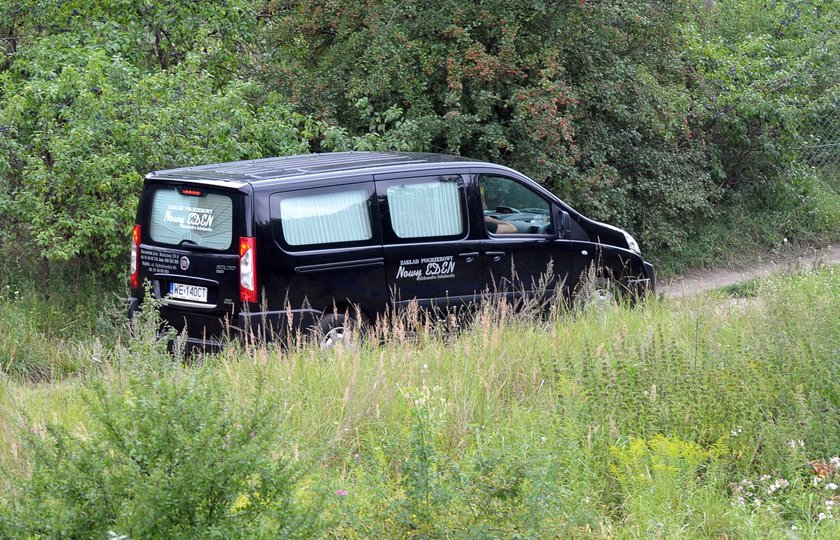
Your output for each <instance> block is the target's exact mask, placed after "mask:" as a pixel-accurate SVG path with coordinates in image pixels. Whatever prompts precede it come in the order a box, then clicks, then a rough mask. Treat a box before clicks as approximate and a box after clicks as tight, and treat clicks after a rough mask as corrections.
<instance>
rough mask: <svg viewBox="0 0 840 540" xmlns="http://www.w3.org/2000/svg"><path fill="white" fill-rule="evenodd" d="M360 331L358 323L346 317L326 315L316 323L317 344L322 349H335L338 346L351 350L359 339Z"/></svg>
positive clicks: (334, 314)
mask: <svg viewBox="0 0 840 540" xmlns="http://www.w3.org/2000/svg"><path fill="white" fill-rule="evenodd" d="M361 324H362V325H363V324H364V321H362V323H361ZM361 329H362V327H361V326H360V324H359V322H357V321H356V319H354V318H352V317H349V316H348V315H345V314H340V313H339V314H336V313H328V314H326V315H324V316H323V317H321V319H320V320H319V321H318V328H317V337H318V344H319V345H320V346H321V348H322V349H335V348H336V347H339V346H340V347H342V348H344V349H353V348H355V346H356V345H357V344H358V340H359V338H360V337H361V332H360V330H361Z"/></svg>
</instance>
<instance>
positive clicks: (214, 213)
mask: <svg viewBox="0 0 840 540" xmlns="http://www.w3.org/2000/svg"><path fill="white" fill-rule="evenodd" d="M149 221H150V224H149V225H150V227H149V234H150V235H151V237H152V240H153V241H154V242H158V243H160V244H169V245H172V246H180V245H181V244H182V243H183V242H184V241H187V242H189V243H191V244H193V245H197V246H201V247H205V248H211V249H219V250H226V249H228V248H230V244H231V241H232V239H233V201H231V199H230V197H228V196H227V195H222V194H219V193H206V194H204V195H203V196H201V197H194V196H191V195H183V194H181V193H179V192H178V190H177V189H174V188H168V189H164V188H161V189H158V190H156V191H155V194H154V197H153V198H152V212H151V216H150V217H149Z"/></svg>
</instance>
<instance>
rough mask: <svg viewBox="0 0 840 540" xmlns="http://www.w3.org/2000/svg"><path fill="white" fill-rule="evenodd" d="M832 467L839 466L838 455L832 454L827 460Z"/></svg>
mask: <svg viewBox="0 0 840 540" xmlns="http://www.w3.org/2000/svg"><path fill="white" fill-rule="evenodd" d="M828 462H829V463H831V465H832V466H834V467H840V456H834V457H833V458H831V459H829V460H828Z"/></svg>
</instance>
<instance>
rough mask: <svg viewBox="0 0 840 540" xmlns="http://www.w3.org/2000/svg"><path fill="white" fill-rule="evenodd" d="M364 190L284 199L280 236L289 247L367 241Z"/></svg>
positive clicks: (368, 230) (367, 221) (366, 207)
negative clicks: (281, 235) (281, 233)
mask: <svg viewBox="0 0 840 540" xmlns="http://www.w3.org/2000/svg"><path fill="white" fill-rule="evenodd" d="M368 197H369V194H368V192H367V191H366V190H355V191H344V192H340V193H325V194H321V195H305V196H301V197H290V198H284V199H282V200H281V201H280V219H281V221H282V223H283V238H284V239H285V240H286V243H288V244H289V245H291V246H303V245H311V244H334V243H337V242H357V241H362V240H370V239H371V237H372V236H373V234H372V232H371V228H370V212H369V210H368V205H367V200H368Z"/></svg>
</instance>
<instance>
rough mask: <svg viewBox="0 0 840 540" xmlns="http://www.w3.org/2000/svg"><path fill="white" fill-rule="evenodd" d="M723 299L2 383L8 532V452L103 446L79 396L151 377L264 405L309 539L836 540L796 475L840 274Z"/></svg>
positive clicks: (833, 338) (507, 320)
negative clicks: (53, 436) (309, 513)
mask: <svg viewBox="0 0 840 540" xmlns="http://www.w3.org/2000/svg"><path fill="white" fill-rule="evenodd" d="M744 291H748V294H746V293H745V292H744ZM734 294H736V295H745V296H748V297H749V298H750V300H749V301H747V302H746V303H740V304H738V305H732V304H729V303H721V302H720V300H718V299H717V297H716V296H713V295H709V296H700V297H694V298H690V299H686V300H680V301H672V300H666V299H658V300H652V301H650V302H648V303H646V304H645V305H643V306H640V307H638V308H636V309H625V308H615V309H612V310H607V311H605V312H595V313H565V312H564V313H560V314H558V315H557V317H556V318H553V319H551V320H550V321H548V322H547V323H544V324H543V323H540V324H535V323H534V321H533V318H531V317H528V316H515V315H511V314H510V312H509V311H506V310H505V309H503V308H499V307H497V308H496V309H495V310H492V311H487V312H485V313H483V315H482V316H480V317H479V318H478V320H477V321H476V322H475V324H474V325H473V326H472V327H471V328H469V329H468V330H465V331H463V332H461V333H460V334H457V335H446V336H443V337H435V336H434V335H433V334H434V332H431V331H427V330H424V329H423V325H422V324H420V321H416V320H415V321H412V320H411V318H410V317H408V318H404V319H402V320H401V321H400V322H399V324H397V325H395V326H394V327H392V329H391V331H390V332H389V334H388V338H387V340H386V341H387V342H386V343H385V344H384V345H382V346H375V347H374V346H363V347H360V348H358V349H356V350H352V351H346V350H339V351H331V352H323V351H320V350H316V349H311V348H305V347H302V348H300V349H295V350H282V349H279V348H276V347H272V346H260V347H256V348H254V349H253V350H250V351H248V352H247V353H244V352H242V351H237V350H234V349H229V350H227V351H226V352H225V353H223V354H222V355H220V356H218V357H215V358H208V359H206V361H205V362H201V363H200V364H199V365H193V366H181V365H177V364H170V363H169V361H168V360H166V356H165V355H162V354H161V353H160V351H159V350H156V348H155V346H154V345H153V344H151V343H149V342H146V343H145V344H143V343H136V342H135V343H126V344H124V345H121V344H119V342H118V340H117V343H116V344H115V345H113V346H107V347H102V349H101V351H100V353H99V354H100V356H99V360H98V362H90V361H84V360H80V364H79V365H80V366H82V369H81V370H80V373H81V374H80V375H76V376H74V377H70V378H65V379H63V380H57V381H55V382H50V383H42V384H37V385H33V384H28V383H21V382H16V381H15V380H14V379H7V380H6V382H4V383H3V385H2V387H0V388H2V390H0V410H2V413H3V414H2V416H0V437H2V442H3V444H2V450H0V471H2V474H0V478H2V479H3V483H4V485H3V486H0V487H3V488H5V489H3V490H2V491H3V492H4V493H6V494H7V495H6V497H5V500H6V501H7V503H8V504H7V507H8V508H10V509H12V510H9V512H10V515H18V514H16V513H15V512H14V511H13V509H14V508H18V509H20V508H21V507H25V506H26V504H27V502H26V501H27V496H28V495H27V493H29V494H30V495H31V493H32V492H31V491H26V489H27V488H26V486H27V485H28V484H27V481H26V480H25V478H26V477H27V475H29V474H30V473H31V471H32V470H33V463H34V464H37V463H38V461H37V458H36V457H35V456H34V454H32V450H31V448H32V447H31V446H27V445H26V444H24V443H23V442H22V441H23V439H24V438H23V437H22V433H31V432H33V431H34V432H35V433H36V434H37V433H41V430H43V427H44V426H46V425H48V424H55V425H59V426H63V427H64V428H66V429H67V430H68V431H69V432H70V433H73V434H76V437H77V438H78V440H79V441H82V440H84V439H85V437H87V436H88V434H90V433H97V430H98V429H100V428H101V426H99V424H97V422H96V421H95V419H94V418H93V417H92V415H91V407H90V399H89V397H90V396H92V395H99V394H103V393H104V395H105V397H106V398H107V397H108V396H111V397H112V398H113V399H115V400H116V401H117V402H119V400H120V399H121V397H120V396H122V395H123V394H121V392H124V391H125V390H123V389H124V388H125V386H124V381H126V380H135V379H136V378H142V377H146V376H148V373H153V374H154V377H155V378H156V379H158V380H164V381H170V382H171V383H172V385H174V386H173V388H176V389H177V388H179V387H181V386H184V387H192V386H191V383H189V381H191V380H194V379H196V378H201V379H202V380H209V381H210V384H209V387H210V388H212V391H213V393H214V394H213V395H219V396H224V397H225V399H226V400H227V401H229V402H230V403H235V404H240V405H239V407H240V408H239V409H237V410H238V411H239V412H238V413H237V414H241V415H242V418H243V422H242V423H243V424H246V420H248V419H249V418H250V416H249V415H250V414H251V413H249V412H248V411H249V410H250V409H249V407H248V405H247V404H249V403H252V402H253V397H254V396H255V395H258V394H260V393H263V394H264V393H266V391H267V393H268V394H269V395H270V396H271V398H272V403H273V409H272V410H273V411H274V412H273V413H272V414H273V415H275V416H274V417H275V418H276V420H277V422H278V426H279V427H278V428H277V433H276V435H275V439H274V443H273V444H274V450H273V453H274V454H276V456H277V457H278V459H279V458H281V457H282V458H284V459H290V460H292V461H293V462H295V463H297V464H298V465H300V466H301V467H302V468H303V470H305V471H307V472H306V476H305V478H304V479H303V480H302V482H301V483H300V484H299V485H298V486H297V488H296V490H297V491H296V493H297V498H298V500H299V501H302V503H301V504H303V505H304V506H307V505H310V506H315V507H317V508H319V513H318V515H319V524H320V525H319V531H320V532H319V534H320V535H321V536H323V537H325V538H451V537H457V538H473V537H475V538H511V537H521V538H546V537H562V538H575V537H599V538H636V537H661V538H790V537H791V535H794V536H796V537H798V538H836V537H838V535H840V511H838V510H837V509H836V508H837V506H834V507H833V508H834V509H832V508H829V507H828V506H826V501H828V500H831V497H837V496H840V491H832V490H829V489H826V486H827V484H828V483H829V482H830V481H831V480H833V481H834V482H836V483H840V481H838V479H839V478H838V476H840V475H837V474H836V473H835V476H834V477H833V478H826V479H824V480H821V481H820V483H819V484H818V485H814V484H813V482H814V480H813V479H814V478H815V476H814V475H813V474H812V472H811V470H810V469H809V468H808V467H807V466H806V464H807V463H808V462H810V461H814V460H816V461H822V462H824V461H828V460H829V459H830V458H831V457H834V456H837V455H838V454H840V430H838V429H837V426H838V425H840V378H838V376H837V373H838V368H840V364H838V358H839V357H838V351H840V317H838V316H837V313H838V312H840V269H838V268H836V267H828V268H823V269H821V270H819V271H817V272H813V273H803V274H796V275H791V276H780V277H774V278H772V279H769V280H763V281H759V282H755V284H754V285H750V286H749V287H744V288H742V289H737V290H736V291H734ZM410 328H414V329H418V330H416V331H409V330H408V329H410ZM150 392H151V390H150ZM152 395H153V394H151V393H150V397H149V399H152V397H151V396H152ZM85 396H88V397H85ZM208 410H209V409H208ZM208 414H211V412H208ZM97 426H99V427H97ZM161 429H166V426H161ZM799 441H802V444H800V443H799ZM79 444H81V443H79ZM36 447H37V445H36ZM36 470H37V468H36ZM42 473H43V472H42ZM42 473H38V474H42ZM43 474H47V473H43ZM50 474H57V473H50ZM765 475H767V477H765ZM36 476H37V474H36ZM777 480H778V481H779V485H781V487H777V488H774V489H771V486H773V485H774V483H775V482H776V481H777ZM782 480H784V482H781V481H782ZM739 498H740V499H743V504H741V503H740V502H739V500H740V499H739ZM9 501H14V502H9ZM838 502H839V503H840V501H838ZM50 504H55V505H60V504H63V503H61V502H60V501H59V500H53V499H50ZM230 504H238V505H240V506H241V505H243V504H246V505H247V501H246V502H243V500H241V499H240V500H237V501H233V502H231V503H230ZM0 509H2V505H0ZM821 513H822V514H824V515H825V516H829V515H830V516H831V517H825V518H824V519H820V517H819V516H820V514H821ZM115 523H116V524H119V523H122V522H120V521H119V520H117V521H115ZM0 525H2V520H0ZM114 526H116V525H114ZM793 527H796V529H795V530H794V529H793ZM0 532H2V529H0Z"/></svg>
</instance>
